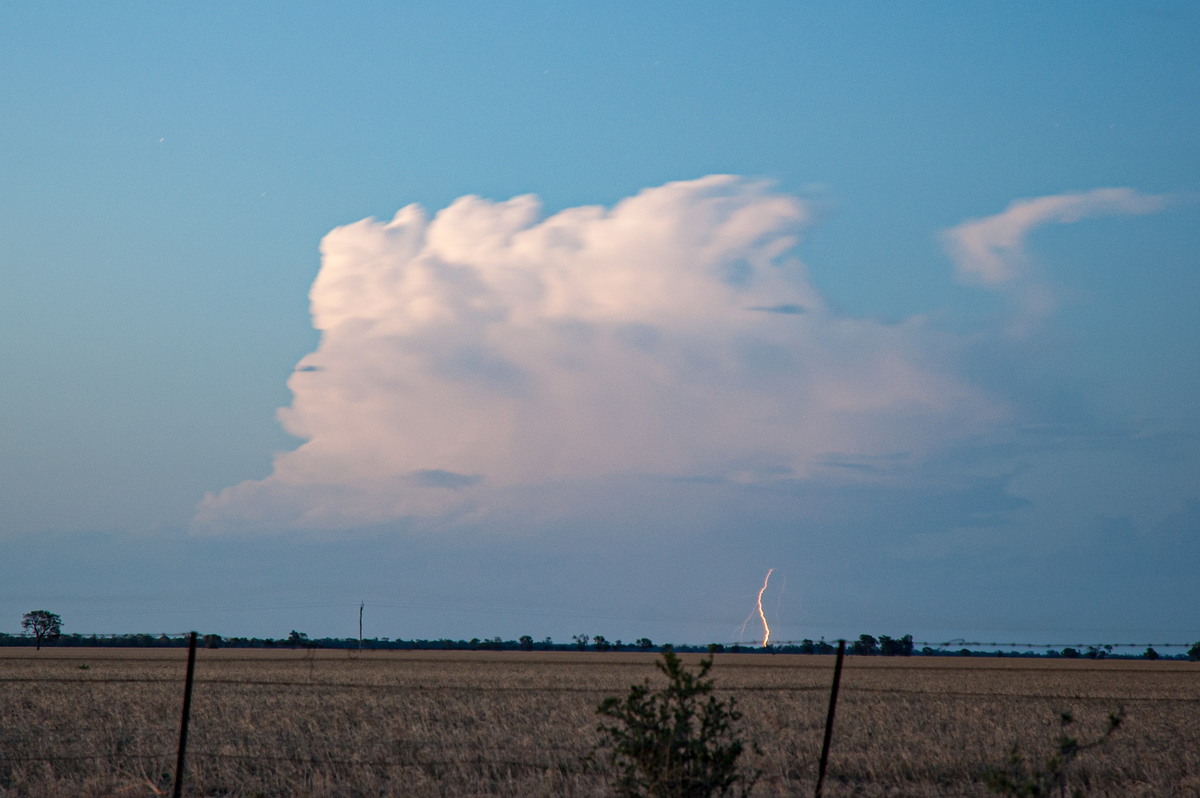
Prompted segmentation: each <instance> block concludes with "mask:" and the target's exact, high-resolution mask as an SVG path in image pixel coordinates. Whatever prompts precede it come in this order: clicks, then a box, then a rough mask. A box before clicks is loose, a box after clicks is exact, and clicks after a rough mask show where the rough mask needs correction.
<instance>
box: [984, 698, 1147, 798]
mask: <svg viewBox="0 0 1200 798" xmlns="http://www.w3.org/2000/svg"><path fill="white" fill-rule="evenodd" d="M1124 719H1125V710H1124V709H1118V710H1117V711H1116V712H1112V713H1110V714H1109V716H1108V725H1107V726H1106V727H1105V730H1104V733H1103V734H1101V735H1100V736H1099V737H1098V738H1096V739H1095V740H1092V741H1091V742H1087V743H1081V742H1079V740H1077V739H1076V738H1074V737H1072V736H1070V735H1069V734H1067V727H1068V726H1070V725H1071V724H1072V723H1073V722H1074V721H1075V718H1074V716H1073V715H1072V714H1071V713H1070V712H1063V713H1061V714H1060V715H1059V726H1060V732H1059V736H1058V740H1057V742H1056V745H1055V749H1054V752H1053V753H1052V754H1051V755H1050V756H1049V757H1047V758H1046V761H1045V763H1044V764H1043V765H1042V766H1041V767H1031V766H1027V765H1026V763H1025V760H1024V758H1023V757H1022V756H1021V754H1020V752H1019V751H1018V750H1017V747H1016V746H1015V745H1014V746H1013V748H1012V751H1011V752H1010V753H1009V756H1008V763H1007V766H1006V767H1003V768H990V769H989V770H987V771H986V772H985V773H984V776H983V782H984V784H986V785H987V787H988V790H990V791H991V792H993V793H997V794H999V795H1018V796H1027V797H1028V798H1048V796H1051V795H1053V794H1054V792H1055V791H1056V790H1057V792H1058V794H1059V796H1061V797H1062V798H1066V795H1067V769H1068V767H1070V764H1071V762H1072V761H1073V760H1074V759H1075V758H1076V757H1077V756H1079V755H1080V754H1081V753H1083V752H1084V751H1087V750H1089V749H1092V748H1098V747H1100V746H1102V745H1104V743H1106V742H1108V738H1110V737H1112V735H1113V733H1114V732H1116V730H1117V729H1118V728H1120V726H1121V723H1122V721H1124ZM1071 795H1072V796H1075V797H1076V798H1078V797H1079V796H1082V795H1083V790H1082V789H1076V790H1074V791H1072V793H1071Z"/></svg>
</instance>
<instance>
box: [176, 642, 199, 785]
mask: <svg viewBox="0 0 1200 798" xmlns="http://www.w3.org/2000/svg"><path fill="white" fill-rule="evenodd" d="M195 673H196V633H195V632H192V634H191V636H190V637H188V660H187V677H186V678H185V679H184V682H183V713H182V716H181V717H180V719H179V753H178V755H177V756H176V758H175V791H174V793H172V794H173V795H174V798H180V796H182V795H183V764H184V756H185V752H186V751H187V736H188V716H189V715H191V713H192V678H193V676H194V675H195Z"/></svg>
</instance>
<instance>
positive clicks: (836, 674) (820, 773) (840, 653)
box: [813, 640, 846, 798]
mask: <svg viewBox="0 0 1200 798" xmlns="http://www.w3.org/2000/svg"><path fill="white" fill-rule="evenodd" d="M845 655H846V641H845V640H839V641H838V650H837V661H836V662H835V663H834V665H833V687H832V688H831V689H830V690H829V714H828V715H826V716H825V742H823V743H822V744H821V764H820V765H819V766H818V767H817V791H816V792H815V793H813V796H814V798H821V788H822V787H824V786H825V767H826V766H827V765H828V764H829V744H830V743H831V742H832V741H833V714H834V712H836V711H837V697H838V685H840V684H841V682H842V658H843V657H844V656H845Z"/></svg>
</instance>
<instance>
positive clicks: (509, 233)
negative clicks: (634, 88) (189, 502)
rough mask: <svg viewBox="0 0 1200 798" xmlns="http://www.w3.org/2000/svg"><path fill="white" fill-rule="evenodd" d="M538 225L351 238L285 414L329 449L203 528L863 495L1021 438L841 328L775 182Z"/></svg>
mask: <svg viewBox="0 0 1200 798" xmlns="http://www.w3.org/2000/svg"><path fill="white" fill-rule="evenodd" d="M539 214H540V207H539V203H538V201H537V200H536V199H535V198H534V197H531V196H524V197H516V198H514V199H511V200H508V201H506V202H491V201H487V200H484V199H480V198H478V197H463V198H461V199H459V200H457V201H456V202H454V203H453V204H452V205H450V207H448V208H446V209H444V210H442V211H440V212H439V213H437V214H436V216H434V217H433V219H429V218H428V217H427V215H426V213H425V212H424V211H423V210H422V209H421V208H420V207H418V206H415V205H414V206H408V207H406V208H404V209H402V210H401V211H399V212H398V213H397V214H396V216H395V217H394V218H393V219H391V220H390V221H377V220H374V219H367V220H363V221H360V222H357V223H355V224H351V225H347V226H345V227H341V228H338V229H336V230H333V231H332V232H330V233H329V234H328V235H327V236H326V237H325V239H324V241H323V242H322V256H323V259H322V266H321V270H320V273H319V274H318V276H317V279H316V281H315V283H314V285H313V287H312V291H311V300H312V313H313V319H314V324H315V326H316V327H317V329H318V330H320V331H321V342H320V346H319V348H318V349H317V351H316V352H314V353H312V354H311V355H309V356H307V357H305V358H304V359H303V360H302V361H301V363H300V365H299V367H298V368H297V370H296V372H295V373H294V374H293V375H292V376H291V378H290V380H289V383H288V384H289V387H290V388H291V390H292V392H293V394H294V401H293V402H292V406H291V407H289V408H286V409H284V410H282V411H280V418H281V420H282V422H283V424H284V426H285V427H286V428H287V430H288V431H289V432H291V433H292V434H294V435H296V436H298V437H300V438H302V439H304V440H305V442H304V443H303V445H301V446H300V447H299V448H298V449H296V450H295V451H291V452H286V453H283V454H280V455H279V456H277V457H276V459H275V463H274V469H273V472H272V473H271V475H270V476H268V477H267V478H266V479H263V480H257V481H248V482H243V483H241V484H239V485H236V486H233V487H231V488H228V489H226V490H224V491H222V492H220V493H217V494H214V495H209V496H207V497H206V498H205V499H204V501H203V503H202V504H201V506H200V508H199V511H198V513H197V516H196V526H197V527H198V528H208V529H216V528H224V527H235V528H236V527H244V526H250V527H253V526H257V525H263V526H289V525H290V526H301V527H304V526H308V527H322V528H336V527H350V526H361V525H368V524H375V523H383V522H389V521H393V520H395V519H399V518H404V517H409V516H434V515H442V514H446V513H464V512H472V511H474V512H479V511H480V508H481V507H482V504H481V503H482V502H485V501H486V499H487V497H488V496H489V495H490V496H492V498H493V499H496V497H497V495H498V494H497V491H500V492H503V491H506V490H509V489H515V490H525V489H527V488H529V486H536V485H542V484H551V483H554V484H559V485H562V484H567V483H571V482H578V481H587V480H602V479H606V478H608V477H611V476H637V475H645V476H653V477H661V478H667V479H676V478H682V479H688V478H703V479H712V480H717V481H724V482H726V483H727V484H744V483H746V482H756V481H764V480H767V481H770V480H778V479H781V478H784V479H801V478H805V477H808V476H811V475H813V474H816V473H823V474H826V475H828V474H830V473H832V472H838V473H839V474H840V475H841V476H840V477H838V478H845V479H861V478H863V477H862V475H860V474H856V473H847V470H846V469H844V468H842V469H838V468H833V467H831V466H829V465H828V463H830V462H833V461H834V460H838V461H839V462H847V461H853V462H858V461H862V462H881V461H885V460H889V459H891V460H894V459H895V458H900V459H901V460H903V461H906V462H912V461H919V460H921V459H922V458H923V457H926V456H927V455H928V454H929V453H930V452H931V451H933V450H935V449H937V448H938V447H940V446H945V445H949V444H950V443H952V442H955V441H959V440H962V439H963V438H965V437H969V436H971V435H973V434H977V433H978V432H979V431H980V430H981V429H984V428H986V427H988V425H990V424H992V423H993V422H994V421H995V420H996V419H997V418H998V417H1000V416H1001V415H1002V410H1001V409H1000V408H999V407H998V406H997V405H996V404H995V403H994V402H992V401H990V400H988V399H987V398H986V397H984V396H982V395H981V394H980V393H979V392H978V391H976V390H974V389H973V388H972V387H971V386H970V385H968V384H966V383H965V382H964V381H962V380H960V379H958V378H956V377H955V376H954V374H953V373H952V372H951V370H950V369H948V368H946V367H944V366H943V365H941V355H939V354H938V353H940V352H943V351H944V350H945V349H946V343H945V342H944V341H938V340H936V337H935V335H934V333H932V332H930V331H929V330H928V329H926V328H924V327H923V326H922V325H921V324H920V323H919V322H916V321H911V322H906V323H901V324H889V325H885V324H882V323H879V322H876V321H872V320H865V319H854V318H846V317H842V316H838V315H836V314H834V313H833V312H831V311H830V310H829V309H828V308H827V306H826V304H825V303H824V301H823V300H822V297H821V296H820V294H819V292H818V291H817V290H816V289H815V288H814V287H813V286H812V285H811V284H810V282H809V281H808V278H807V275H806V272H805V269H804V267H803V264H801V263H800V262H799V261H798V260H797V259H796V258H795V257H794V256H792V255H791V254H790V253H791V251H792V250H793V248H794V247H795V245H796V243H797V241H798V240H799V236H800V234H801V232H802V231H803V230H804V228H805V227H806V225H807V224H808V223H809V211H808V208H807V206H806V205H805V203H804V202H803V201H801V200H799V199H797V198H795V197H791V196H787V195H783V194H780V193H777V192H775V191H773V190H772V189H771V187H770V186H769V185H768V184H765V183H763V182H759V181H753V180H747V179H743V178H739V177H734V176H710V177H706V178H702V179H700V180H694V181H688V182H678V183H669V184H667V185H664V186H659V187H655V188H648V189H646V190H644V191H642V192H640V193H639V194H638V195H637V196H634V197H631V198H628V199H626V200H623V201H622V202H620V203H618V204H617V205H616V206H614V207H612V208H611V209H606V208H601V207H578V208H571V209H568V210H565V211H562V212H560V213H557V214H555V215H553V216H550V217H548V218H544V219H541V218H539ZM889 461H890V460H889ZM497 501H502V500H500V499H497Z"/></svg>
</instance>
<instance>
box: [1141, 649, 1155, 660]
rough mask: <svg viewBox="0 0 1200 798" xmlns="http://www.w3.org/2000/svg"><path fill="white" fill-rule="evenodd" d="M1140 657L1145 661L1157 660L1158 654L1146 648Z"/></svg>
mask: <svg viewBox="0 0 1200 798" xmlns="http://www.w3.org/2000/svg"><path fill="white" fill-rule="evenodd" d="M1142 657H1144V658H1145V659H1158V652H1157V651H1155V650H1154V649H1153V648H1147V649H1146V651H1145V653H1143V654H1142Z"/></svg>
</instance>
